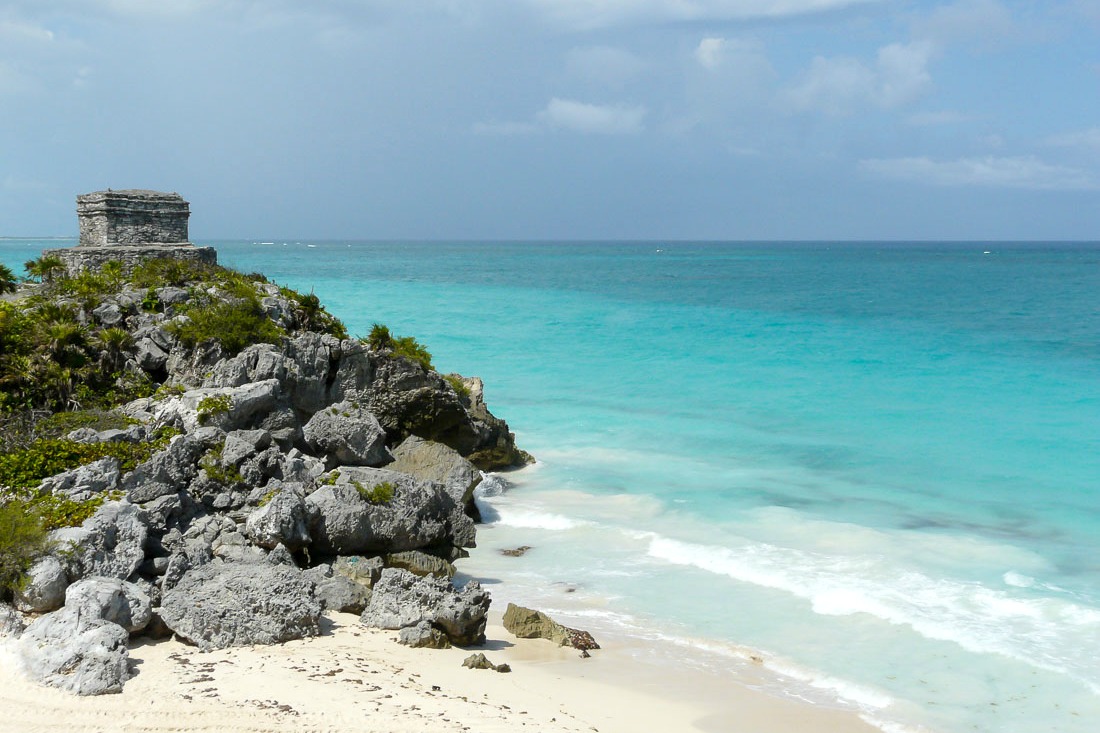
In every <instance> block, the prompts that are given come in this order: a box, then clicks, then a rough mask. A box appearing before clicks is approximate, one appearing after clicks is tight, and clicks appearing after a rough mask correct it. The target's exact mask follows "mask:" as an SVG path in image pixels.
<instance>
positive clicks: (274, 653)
mask: <svg viewBox="0 0 1100 733" xmlns="http://www.w3.org/2000/svg"><path fill="white" fill-rule="evenodd" d="M357 621H358V619H357V618H356V617H355V616H353V615H350V614H335V615H332V616H330V617H328V618H326V619H325V622H324V626H323V634H322V635H321V636H320V637H317V638H313V639H307V640H302V641H295V642H290V643H287V644H283V645H280V646H270V647H259V646H257V647H247V648H236V649H227V650H223V651H217V652H209V653H203V652H200V651H199V650H197V649H196V648H194V647H190V646H186V645H184V644H182V643H180V642H177V641H172V640H165V641H160V642H155V643H153V642H151V643H144V644H137V645H135V646H134V647H132V648H131V660H132V662H133V665H134V668H135V671H136V674H135V676H134V677H133V679H131V680H130V681H129V682H127V684H126V687H125V690H124V691H123V692H122V693H121V694H119V695H106V696H101V697H91V698H80V697H76V696H72V695H69V694H68V693H64V692H60V691H58V690H55V689H51V688H46V687H42V686H39V685H37V684H35V683H33V682H30V681H29V680H27V679H26V678H24V677H23V676H22V675H21V674H20V673H19V672H18V671H16V661H15V655H14V654H13V652H12V650H11V648H10V642H8V643H6V644H5V645H4V647H3V648H2V652H0V708H2V709H3V710H4V711H5V712H4V715H3V717H2V719H0V731H5V732H7V731H12V733H15V732H16V731H18V732H19V733H34V732H37V731H58V730H65V731H72V732H74V733H76V732H81V731H88V732H91V731H184V730H186V731H204V730H205V731H232V732H234V733H261V732H264V733H266V732H268V731H272V732H274V731H288V732H289V731H295V732H296V733H303V732H305V731H318V732H320V731H340V732H341V733H346V731H363V732H364V733H365V732H367V731H392V732H395V733H396V732H408V733H413V732H418V731H433V732H434V731H488V732H491V731H515V730H520V729H524V728H526V729H530V730H538V731H550V732H557V731H561V732H562V733H565V732H567V731H568V732H570V733H573V732H577V731H599V732H600V733H617V732H621V733H627V732H628V731H629V732H635V731H646V730H656V731H664V732H665V733H668V732H671V731H744V732H745V733H749V732H752V733H785V732H787V731H790V732H791V733H793V732H794V731H830V733H833V732H835V733H859V732H866V731H870V730H873V729H872V728H870V727H869V726H868V725H866V724H865V723H863V722H862V721H860V720H859V719H858V717H857V716H855V715H854V714H853V713H851V712H846V711H840V710H830V709H826V708H821V707H816V706H812V705H809V704H806V703H801V702H797V701H788V700H780V699H778V698H775V697H772V696H770V695H768V694H765V693H761V692H756V691H753V690H751V689H749V688H748V687H745V686H742V685H728V684H718V683H717V681H715V680H710V681H709V682H708V680H707V678H706V677H705V676H704V675H702V674H699V675H695V674H692V673H688V674H686V675H685V674H678V675H675V676H671V677H672V678H669V677H670V676H669V675H662V674H661V673H660V670H659V669H658V668H656V667H651V666H649V665H645V664H641V665H639V664H637V663H635V662H632V661H631V660H630V658H629V657H628V655H626V654H625V652H624V651H623V650H621V649H616V645H614V644H612V645H610V646H608V647H607V648H605V649H602V650H599V651H596V652H594V653H593V655H592V657H591V658H589V659H582V658H580V656H579V653H578V652H576V651H575V650H572V649H565V648H560V647H556V646H554V645H553V644H551V643H550V642H547V641H543V640H524V639H516V638H514V637H512V636H511V634H509V633H508V632H506V631H505V630H504V629H503V627H501V626H500V624H499V622H500V618H499V615H496V616H494V617H493V623H492V624H491V625H490V627H489V629H488V632H487V636H488V642H487V643H486V645H485V646H484V647H482V648H481V649H480V651H483V652H484V653H485V654H486V655H487V656H488V657H489V659H490V660H491V661H492V662H494V663H496V664H501V663H506V664H509V665H510V666H511V668H512V672H511V673H498V672H494V671H491V670H472V669H467V668H464V667H462V666H461V664H462V660H463V659H464V658H465V657H466V656H468V655H469V654H471V653H473V652H474V651H475V650H468V649H448V650H443V651H436V650H423V649H409V648H407V647H404V646H401V645H399V644H397V643H396V642H395V641H394V640H395V638H396V632H389V631H379V630H374V629H367V628H365V627H363V626H361V625H359V624H358V623H357Z"/></svg>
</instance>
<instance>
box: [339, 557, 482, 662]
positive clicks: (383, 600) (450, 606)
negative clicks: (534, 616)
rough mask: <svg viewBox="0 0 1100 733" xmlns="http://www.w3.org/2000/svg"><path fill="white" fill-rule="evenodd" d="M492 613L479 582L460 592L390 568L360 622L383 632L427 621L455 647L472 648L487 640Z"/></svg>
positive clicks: (437, 581)
mask: <svg viewBox="0 0 1100 733" xmlns="http://www.w3.org/2000/svg"><path fill="white" fill-rule="evenodd" d="M488 611H489V594H488V593H486V592H485V591H483V590H482V589H481V586H480V584H478V582H477V581H476V580H471V581H470V582H469V583H467V584H466V585H465V586H464V587H463V588H462V589H461V590H457V589H455V588H454V587H453V586H452V585H451V584H450V583H449V582H448V581H446V580H442V579H440V578H435V577H432V576H427V577H423V578H420V577H417V576H416V575H413V574H412V573H410V572H409V571H407V570H401V569H398V568H386V569H385V570H383V571H382V577H381V579H380V580H379V581H378V582H377V583H375V585H374V592H373V595H372V596H371V601H370V605H369V606H367V609H366V610H365V611H364V612H363V615H362V616H361V617H360V622H361V623H363V624H364V625H366V626H371V627H374V628H379V629H403V628H407V627H410V626H416V625H417V624H420V623H421V622H427V623H429V624H431V625H432V626H434V627H435V628H437V629H439V630H440V631H442V632H443V633H444V634H446V635H447V638H448V639H449V640H450V642H451V643H452V644H455V645H457V646H469V645H471V644H481V643H482V642H484V641H485V624H486V614H487V613H488Z"/></svg>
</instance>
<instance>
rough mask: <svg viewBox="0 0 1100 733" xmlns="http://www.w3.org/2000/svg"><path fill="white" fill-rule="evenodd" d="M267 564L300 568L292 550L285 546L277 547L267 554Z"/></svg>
mask: <svg viewBox="0 0 1100 733" xmlns="http://www.w3.org/2000/svg"><path fill="white" fill-rule="evenodd" d="M267 562H268V563H270V564H272V565H286V566H288V567H292V568H297V567H298V563H297V562H296V561H295V560H294V555H292V554H291V553H290V550H288V549H286V545H283V544H278V545H275V548H274V549H273V550H272V551H271V552H269V553H267Z"/></svg>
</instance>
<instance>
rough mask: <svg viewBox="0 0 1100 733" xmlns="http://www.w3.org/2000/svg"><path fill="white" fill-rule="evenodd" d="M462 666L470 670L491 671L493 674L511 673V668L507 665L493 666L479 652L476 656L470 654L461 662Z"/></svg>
mask: <svg viewBox="0 0 1100 733" xmlns="http://www.w3.org/2000/svg"><path fill="white" fill-rule="evenodd" d="M462 666H463V667H468V668H470V669H491V670H493V671H494V672H511V671H512V668H511V667H509V666H508V665H507V664H493V663H492V662H490V661H489V658H488V657H486V656H485V655H484V654H482V653H481V652H478V653H477V654H471V655H470V656H468V657H466V658H465V659H463V660H462Z"/></svg>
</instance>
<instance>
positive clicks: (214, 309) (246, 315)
mask: <svg viewBox="0 0 1100 733" xmlns="http://www.w3.org/2000/svg"><path fill="white" fill-rule="evenodd" d="M187 317H188V319H189V320H188V321H185V322H182V323H181V322H178V321H177V322H174V323H171V324H169V326H168V330H169V331H171V332H172V333H174V334H175V335H176V336H178V337H179V339H180V340H181V341H182V342H183V343H184V344H186V345H187V346H189V347H194V346H197V345H198V344H201V343H204V342H206V341H217V342H218V343H219V344H221V346H222V348H223V349H225V351H226V352H227V353H228V354H230V355H231V356H232V355H236V354H238V353H240V352H241V351H242V350H243V349H244V348H245V347H246V346H250V345H252V344H259V343H268V344H275V343H278V342H279V339H280V338H281V337H282V336H283V331H282V329H280V328H279V327H278V326H276V325H275V324H274V323H272V322H271V320H270V319H268V317H267V316H266V315H265V314H264V312H263V309H262V308H261V307H260V302H259V300H257V299H255V298H248V299H245V300H229V301H219V302H217V303H213V304H211V305H205V306H198V307H194V308H190V309H188V310H187Z"/></svg>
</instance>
